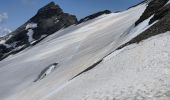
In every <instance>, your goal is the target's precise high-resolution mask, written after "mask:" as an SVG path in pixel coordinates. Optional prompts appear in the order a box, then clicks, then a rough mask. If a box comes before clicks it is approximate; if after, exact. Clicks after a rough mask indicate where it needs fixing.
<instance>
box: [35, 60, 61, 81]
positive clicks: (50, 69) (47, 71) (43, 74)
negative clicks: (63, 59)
mask: <svg viewBox="0 0 170 100" xmlns="http://www.w3.org/2000/svg"><path fill="white" fill-rule="evenodd" d="M57 65H58V64H57V63H54V64H51V65H49V66H48V67H47V68H45V69H44V70H43V71H42V72H41V74H40V75H39V76H38V78H37V79H36V80H35V82H36V81H38V80H42V79H43V78H45V77H46V76H47V75H49V74H51V73H52V72H53V71H54V70H55V69H56V68H57Z"/></svg>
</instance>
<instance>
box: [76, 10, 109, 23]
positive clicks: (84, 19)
mask: <svg viewBox="0 0 170 100" xmlns="http://www.w3.org/2000/svg"><path fill="white" fill-rule="evenodd" d="M110 13H111V11H109V10H104V11H100V12H97V13H94V14H92V15H89V16H87V17H85V18H82V19H80V21H79V22H78V23H79V24H80V23H82V22H86V21H88V20H91V19H94V18H96V17H99V16H101V15H103V14H110Z"/></svg>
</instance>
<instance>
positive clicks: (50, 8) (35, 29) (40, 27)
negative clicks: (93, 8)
mask: <svg viewBox="0 0 170 100" xmlns="http://www.w3.org/2000/svg"><path fill="white" fill-rule="evenodd" d="M73 24H77V18H76V16H74V15H70V14H67V13H64V12H63V11H62V9H61V8H60V7H59V6H58V5H55V3H54V2H50V3H49V4H47V5H46V6H44V7H42V8H41V9H40V10H39V11H38V12H37V14H36V15H35V16H34V17H32V18H31V19H30V20H28V21H27V22H26V23H25V24H23V25H22V26H20V27H19V28H17V29H16V30H15V31H13V32H12V33H10V34H9V35H7V36H6V40H5V43H4V44H0V45H1V47H2V46H5V49H4V48H0V60H2V59H4V58H6V57H7V56H9V55H11V54H15V53H17V52H20V51H21V50H23V49H25V48H26V47H28V46H30V45H35V44H37V43H38V42H39V41H40V40H42V39H43V38H44V37H46V36H48V35H51V34H53V33H54V32H56V31H58V30H60V29H63V28H66V27H68V26H70V25H73ZM2 54H3V55H2Z"/></svg>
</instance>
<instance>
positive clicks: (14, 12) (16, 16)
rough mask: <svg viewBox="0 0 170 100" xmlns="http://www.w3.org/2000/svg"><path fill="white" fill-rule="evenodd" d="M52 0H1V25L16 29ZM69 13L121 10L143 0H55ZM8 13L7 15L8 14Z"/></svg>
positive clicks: (79, 16)
mask: <svg viewBox="0 0 170 100" xmlns="http://www.w3.org/2000/svg"><path fill="white" fill-rule="evenodd" d="M50 1H52V0H1V3H0V17H2V16H4V17H3V18H4V21H3V23H2V22H1V21H0V27H5V28H9V29H12V30H14V29H16V28H17V27H18V26H20V25H22V24H23V23H24V22H26V21H27V20H28V19H29V18H31V17H32V16H33V15H35V14H36V12H37V10H38V9H39V8H41V7H43V6H44V5H46V4H47V3H49V2H50ZM53 1H54V2H55V3H56V4H59V5H60V7H61V8H62V9H63V10H64V11H65V12H67V13H71V14H74V15H76V16H77V17H78V19H80V18H82V17H85V16H87V15H89V14H92V13H95V12H97V11H100V10H105V9H108V10H111V11H113V12H114V11H121V10H125V9H127V8H128V7H130V6H132V5H134V4H136V3H139V2H141V1H143V0H53ZM6 14H7V16H6Z"/></svg>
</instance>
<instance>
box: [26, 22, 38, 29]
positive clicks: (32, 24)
mask: <svg viewBox="0 0 170 100" xmlns="http://www.w3.org/2000/svg"><path fill="white" fill-rule="evenodd" d="M34 28H37V23H28V24H27V25H26V27H25V29H26V30H28V29H34Z"/></svg>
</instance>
